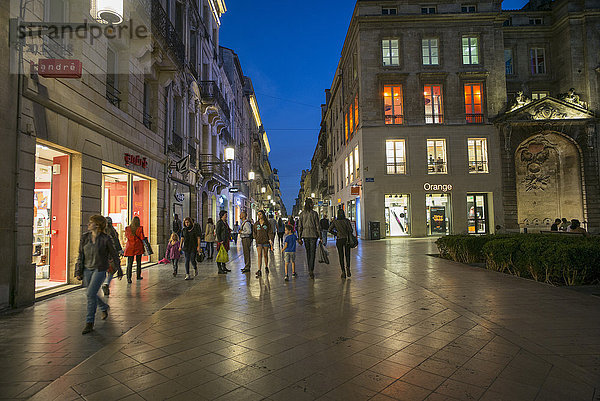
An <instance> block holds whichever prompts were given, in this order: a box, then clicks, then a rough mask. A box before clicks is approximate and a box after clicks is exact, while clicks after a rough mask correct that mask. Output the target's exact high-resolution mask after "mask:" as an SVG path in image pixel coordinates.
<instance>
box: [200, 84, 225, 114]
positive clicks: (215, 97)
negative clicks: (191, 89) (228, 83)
mask: <svg viewBox="0 0 600 401" xmlns="http://www.w3.org/2000/svg"><path fill="white" fill-rule="evenodd" d="M199 86H200V96H201V97H202V101H207V102H209V103H211V102H216V103H217V104H218V105H219V107H220V108H221V110H222V111H223V113H224V114H225V115H226V116H227V118H229V105H228V104H227V101H226V100H225V97H224V96H223V94H222V93H221V90H220V89H219V85H217V83H216V82H215V81H200V84H199Z"/></svg>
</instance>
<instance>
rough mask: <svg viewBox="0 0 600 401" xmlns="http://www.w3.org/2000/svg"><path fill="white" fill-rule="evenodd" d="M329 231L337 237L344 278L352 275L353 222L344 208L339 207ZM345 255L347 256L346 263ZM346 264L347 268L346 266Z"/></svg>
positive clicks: (336, 244) (336, 243)
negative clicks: (351, 246)
mask: <svg viewBox="0 0 600 401" xmlns="http://www.w3.org/2000/svg"><path fill="white" fill-rule="evenodd" d="M329 232H330V233H332V234H335V235H336V237H337V239H336V242H335V246H336V247H337V250H338V255H339V257H340V267H341V268H342V278H346V276H348V277H350V276H352V273H350V236H351V235H352V232H353V229H352V223H350V220H348V219H347V218H346V215H345V214H344V209H339V210H338V213H337V219H336V220H334V221H333V223H331V225H330V226H329ZM344 256H345V257H346V264H345V265H344ZM344 266H345V268H344Z"/></svg>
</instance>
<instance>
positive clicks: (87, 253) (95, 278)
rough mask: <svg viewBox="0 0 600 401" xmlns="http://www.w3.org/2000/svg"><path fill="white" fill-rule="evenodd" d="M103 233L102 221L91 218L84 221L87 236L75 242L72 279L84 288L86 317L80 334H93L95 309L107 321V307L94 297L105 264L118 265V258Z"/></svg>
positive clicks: (105, 267) (103, 219) (103, 273)
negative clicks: (77, 251) (110, 261)
mask: <svg viewBox="0 0 600 401" xmlns="http://www.w3.org/2000/svg"><path fill="white" fill-rule="evenodd" d="M104 230H106V219H105V218H104V217H102V216H98V215H94V216H92V217H90V220H89V221H88V232H87V233H85V234H83V236H82V237H81V241H80V242H79V256H78V257H77V271H76V276H77V278H78V279H79V280H83V285H84V286H85V287H87V315H86V318H85V327H84V328H83V331H82V332H81V334H87V333H89V332H91V331H92V330H94V320H95V318H96V308H97V307H98V305H100V310H101V311H102V320H104V319H106V318H107V317H108V304H107V303H106V302H105V301H104V300H103V299H102V298H100V297H99V296H98V291H100V287H101V286H102V283H103V282H104V279H105V278H106V270H107V269H108V263H109V260H110V259H112V260H115V261H118V260H119V255H118V253H117V251H116V250H115V247H114V246H113V244H112V240H111V239H110V237H109V236H108V234H106V233H105V232H104Z"/></svg>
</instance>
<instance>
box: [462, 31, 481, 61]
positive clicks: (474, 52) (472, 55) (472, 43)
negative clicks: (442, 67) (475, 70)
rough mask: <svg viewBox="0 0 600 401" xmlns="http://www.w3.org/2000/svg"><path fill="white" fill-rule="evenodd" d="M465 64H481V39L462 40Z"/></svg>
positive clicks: (475, 37) (466, 38)
mask: <svg viewBox="0 0 600 401" xmlns="http://www.w3.org/2000/svg"><path fill="white" fill-rule="evenodd" d="M462 56H463V64H479V39H478V38H477V36H463V38H462Z"/></svg>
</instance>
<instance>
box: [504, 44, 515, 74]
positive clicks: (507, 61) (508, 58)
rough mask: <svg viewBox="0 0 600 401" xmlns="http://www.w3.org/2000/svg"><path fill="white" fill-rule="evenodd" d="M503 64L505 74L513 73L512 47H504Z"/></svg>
mask: <svg viewBox="0 0 600 401" xmlns="http://www.w3.org/2000/svg"><path fill="white" fill-rule="evenodd" d="M504 66H505V68H506V75H512V74H514V68H513V51H512V49H504Z"/></svg>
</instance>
